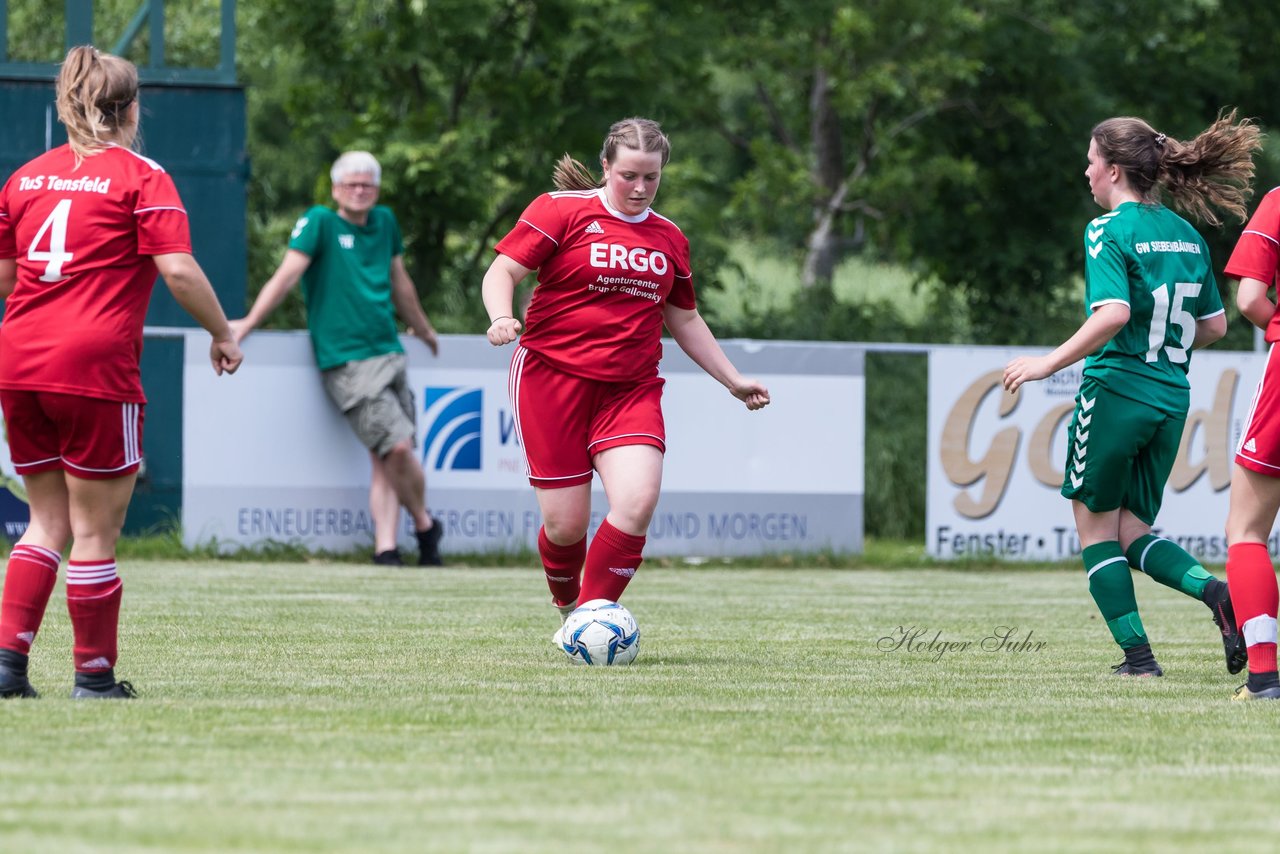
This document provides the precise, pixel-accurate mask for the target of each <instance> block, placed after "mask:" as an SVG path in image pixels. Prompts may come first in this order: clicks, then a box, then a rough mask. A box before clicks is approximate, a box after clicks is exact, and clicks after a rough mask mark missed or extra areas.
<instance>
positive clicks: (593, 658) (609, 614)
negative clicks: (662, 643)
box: [557, 599, 640, 665]
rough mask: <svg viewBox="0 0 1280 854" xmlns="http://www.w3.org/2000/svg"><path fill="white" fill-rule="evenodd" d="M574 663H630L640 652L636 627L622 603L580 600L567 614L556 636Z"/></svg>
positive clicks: (637, 627) (634, 621) (633, 618)
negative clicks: (579, 603) (580, 602)
mask: <svg viewBox="0 0 1280 854" xmlns="http://www.w3.org/2000/svg"><path fill="white" fill-rule="evenodd" d="M557 637H558V639H559V646H560V648H561V649H563V650H564V654H565V655H567V656H569V660H570V661H572V662H573V663H574V664H592V665H611V664H630V663H631V662H632V661H634V660H635V657H636V654H637V653H639V652H640V627H639V626H637V625H636V618H635V617H633V616H631V612H630V611H628V610H627V609H626V608H625V607H623V606H622V605H619V604H618V603H617V602H612V601H610V600H608V599H592V600H591V601H590V602H584V603H582V604H581V605H579V606H578V607H577V608H575V609H574V610H573V612H572V613H570V614H569V617H568V618H567V619H566V620H565V621H564V625H563V626H561V627H560V633H559V635H557Z"/></svg>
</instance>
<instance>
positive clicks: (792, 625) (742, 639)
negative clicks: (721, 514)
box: [0, 561, 1280, 852]
mask: <svg viewBox="0 0 1280 854" xmlns="http://www.w3.org/2000/svg"><path fill="white" fill-rule="evenodd" d="M122 574H123V575H124V577H125V607H124V613H123V615H122V621H123V625H124V633H123V636H122V639H121V661H120V666H119V668H118V672H119V675H120V676H121V677H123V678H128V679H130V680H131V681H133V682H134V684H135V685H136V686H137V687H138V689H139V691H140V694H141V696H140V698H139V699H138V700H135V701H132V702H76V703H72V702H71V701H70V700H68V699H66V696H67V694H68V693H69V691H70V687H71V654H70V630H69V626H68V622H67V618H66V612H65V607H64V606H63V605H62V604H61V598H62V592H61V588H59V590H58V591H57V592H56V593H55V599H54V602H53V604H52V605H51V607H50V612H49V615H48V617H47V618H46V622H45V627H44V629H43V630H42V632H41V636H40V638H39V639H38V641H37V645H36V649H35V652H34V655H33V659H32V674H31V675H32V681H33V682H34V683H35V684H36V686H37V687H38V688H39V689H41V691H42V692H43V694H44V696H43V697H42V698H41V699H39V700H34V701H8V702H5V703H3V704H0V715H2V716H3V717H2V718H0V719H2V720H3V748H2V749H3V761H2V762H0V782H2V783H3V791H4V797H3V798H0V847H2V848H3V849H4V850H9V851H18V850H31V851H95V852H97V851H126V850H128V851H135V850H137V851H187V850H201V851H273V852H274V851H306V852H313V851H319V852H328V851H484V852H489V851H521V852H526V851H528V852H537V851H557V852H565V851H573V850H575V849H581V848H586V849H589V850H600V849H601V848H603V847H605V846H609V847H611V848H616V849H617V850H620V851H641V852H644V851H655V852H656V851H663V852H666V851H697V852H703V851H727V852H733V851H788V852H791V851H838V850H847V851H854V850H857V851H862V850H893V851H911V850H915V851H938V850H967V851H1027V850H1053V851H1090V852H1093V851H1107V850H1115V851H1125V852H1134V851H1146V850H1150V851H1171V850H1205V849H1209V848H1217V849H1222V848H1230V847H1231V846H1232V845H1233V844H1235V843H1242V842H1243V841H1244V840H1246V839H1248V838H1255V839H1259V840H1271V839H1274V838H1275V836H1276V834H1277V832H1278V831H1280V819H1278V818H1277V814H1276V810H1275V809H1274V806H1273V805H1272V803H1271V802H1270V798H1269V797H1268V796H1267V795H1268V794H1269V793H1270V792H1273V791H1274V787H1275V784H1276V782H1277V780H1276V778H1277V776H1280V771H1278V770H1277V769H1278V768H1280V738H1277V735H1280V703H1275V704H1271V703H1245V704H1237V703H1231V702H1229V701H1228V698H1229V696H1230V694H1231V691H1232V689H1233V688H1234V687H1235V685H1236V684H1238V682H1240V681H1242V679H1240V678H1238V677H1231V676H1228V675H1227V673H1226V671H1225V669H1224V668H1223V665H1222V652H1221V645H1220V643H1219V642H1218V640H1217V639H1216V638H1215V630H1214V627H1213V624H1212V622H1211V620H1210V618H1209V612H1208V610H1207V609H1205V608H1204V607H1203V606H1202V605H1200V604H1199V603H1196V602H1193V601H1191V600H1189V599H1186V598H1185V597H1182V596H1181V595H1179V594H1177V593H1175V592H1174V591H1171V590H1168V589H1165V588H1162V587H1158V586H1157V585H1155V584H1154V583H1151V582H1150V581H1149V580H1148V579H1145V578H1141V577H1137V576H1135V579H1134V580H1135V583H1136V585H1137V587H1138V595H1139V601H1140V603H1141V604H1142V607H1143V612H1144V617H1145V620H1146V624H1147V628H1148V631H1149V633H1150V634H1151V637H1152V641H1153V644H1154V646H1155V649H1156V653H1157V656H1158V657H1159V660H1160V662H1161V664H1162V665H1163V666H1164V668H1165V672H1166V675H1165V677H1164V678H1163V679H1148V680H1122V679H1117V678H1114V677H1112V676H1110V675H1109V674H1110V665H1112V664H1115V663H1117V662H1118V661H1119V660H1120V656H1119V654H1118V653H1117V651H1116V648H1115V647H1114V645H1113V644H1112V643H1111V641H1110V639H1109V637H1108V635H1107V631H1106V628H1105V626H1104V625H1103V623H1102V622H1101V620H1100V619H1099V618H1098V616H1097V614H1096V612H1095V610H1094V607H1093V605H1092V603H1091V602H1090V600H1089V598H1088V594H1087V591H1086V588H1085V583H1084V579H1083V578H1082V574H1081V573H1080V572H1079V571H1074V570H1070V571H1068V570H1036V571H1011V570H995V571H977V570H967V571H945V570H892V571H877V570H800V569H788V570H769V569H732V570H731V569H681V570H676V569H654V568H646V569H644V570H642V571H641V573H640V574H639V576H638V577H637V579H636V582H635V583H634V584H633V586H632V589H631V590H630V591H629V593H628V595H627V604H628V605H629V606H630V608H631V609H632V611H633V612H634V613H635V615H636V617H637V619H638V621H639V623H640V627H641V652H640V656H639V658H638V659H637V661H636V663H635V664H634V665H632V666H631V667H627V668H616V669H605V668H601V669H589V668H580V667H574V666H573V665H571V664H570V663H569V662H568V661H567V659H565V658H564V657H563V656H562V655H561V654H560V653H559V652H557V651H556V650H555V649H553V648H552V646H551V644H550V638H551V634H552V632H553V631H554V629H555V627H556V625H557V614H556V612H555V610H554V609H552V608H551V606H550V605H549V603H548V600H547V596H546V593H545V591H544V590H543V589H542V579H541V576H540V574H539V573H537V572H536V571H533V570H529V569H523V570H521V569H445V570H430V571H420V570H417V569H405V570H390V569H382V568H374V567H364V566H353V565H350V564H337V563H332V564H330V563H310V564H280V563H261V564H255V563H229V562H214V561H210V562H203V563H179V562H161V561H139V562H130V563H128V564H126V565H125V566H124V567H123V572H122ZM1001 627H1004V628H1001ZM1010 629H1011V630H1012V631H1011V632H1008V631H1007V630H1010ZM904 632H905V635H904ZM1002 636H1003V639H1002ZM904 638H905V639H904ZM984 641H985V646H984ZM1250 792H1251V793H1252V794H1250ZM1259 795H1261V796H1259Z"/></svg>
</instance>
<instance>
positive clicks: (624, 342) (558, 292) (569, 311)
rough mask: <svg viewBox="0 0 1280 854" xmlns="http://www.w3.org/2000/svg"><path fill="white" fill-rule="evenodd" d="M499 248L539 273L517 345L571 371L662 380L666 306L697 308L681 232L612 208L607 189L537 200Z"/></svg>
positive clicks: (663, 221) (651, 216)
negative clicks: (663, 313)
mask: <svg viewBox="0 0 1280 854" xmlns="http://www.w3.org/2000/svg"><path fill="white" fill-rule="evenodd" d="M496 250H497V251H498V252H499V253H500V254H502V255H506V256H507V257H509V258H511V259H512V260H514V261H515V262H517V263H518V264H521V265H522V266H525V267H528V268H529V269H531V270H533V269H536V270H537V271H538V285H537V287H536V288H534V291H533V301H532V302H531V303H530V304H529V311H528V313H527V314H526V316H525V330H524V334H523V335H521V337H520V344H521V346H523V347H524V348H526V349H528V350H530V351H532V352H534V353H537V354H538V356H540V357H541V358H542V359H544V360H545V361H547V362H550V363H551V364H552V365H553V366H554V367H556V368H558V369H559V370H561V371H564V372H565V373H567V374H574V375H575V376H580V377H586V378H587V379H593V380H603V381H605V382H619V381H627V380H635V379H640V378H643V377H651V376H654V375H656V374H657V372H658V361H659V359H661V358H662V310H663V308H664V306H665V305H666V304H667V303H668V302H670V303H671V304H672V305H674V306H676V307H677V308H684V309H693V308H696V307H697V302H696V301H695V299H694V295H693V273H692V271H691V270H690V267H689V241H688V239H687V238H686V237H685V236H684V233H683V232H681V231H680V229H679V228H677V227H676V224H675V223H673V222H672V221H671V220H669V219H667V218H666V217H663V216H659V215H658V214H657V213H655V212H654V211H653V210H652V209H648V210H645V212H644V213H642V214H639V215H637V216H628V215H626V214H624V213H622V212H621V211H617V210H615V209H613V208H612V207H611V206H610V205H609V204H608V202H606V201H605V196H604V190H563V191H557V192H553V193H546V194H544V195H541V196H539V197H538V198H536V199H534V200H533V202H532V203H531V204H530V205H529V207H528V208H526V209H525V212H524V213H523V214H521V216H520V221H519V222H518V223H516V226H515V228H513V229H512V230H511V233H510V234H508V235H507V236H506V237H504V238H502V240H501V241H499V242H498V245H497V247H496Z"/></svg>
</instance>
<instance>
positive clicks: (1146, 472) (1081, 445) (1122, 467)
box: [1062, 377, 1187, 525]
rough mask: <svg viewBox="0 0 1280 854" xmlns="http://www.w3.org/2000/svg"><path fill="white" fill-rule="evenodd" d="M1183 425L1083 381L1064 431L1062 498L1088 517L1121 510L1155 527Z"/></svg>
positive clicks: (1175, 418)
mask: <svg viewBox="0 0 1280 854" xmlns="http://www.w3.org/2000/svg"><path fill="white" fill-rule="evenodd" d="M1186 421H1187V416H1186V413H1183V414H1182V415H1170V414H1169V413H1167V412H1163V411H1161V410H1159V409H1156V408H1155V407H1153V406H1150V405H1148V404H1146V403H1142V402H1141V401H1137V400H1134V399H1132V398H1129V397H1122V396H1121V395H1118V394H1116V393H1114V392H1111V391H1108V390H1107V389H1106V388H1104V387H1103V386H1101V385H1099V384H1098V382H1097V380H1095V379H1093V378H1091V377H1085V378H1084V382H1082V383H1081V384H1080V393H1079V394H1077V395H1076V410H1075V413H1074V414H1073V415H1072V416H1071V424H1070V425H1069V426H1068V427H1067V470H1066V472H1065V473H1064V474H1063V479H1062V494H1063V495H1064V496H1065V497H1067V498H1071V499H1073V500H1076V501H1080V502H1082V503H1083V504H1084V506H1085V507H1088V508H1089V509H1090V510H1092V511H1093V512H1094V513H1106V512H1107V511H1109V510H1116V509H1118V508H1121V507H1123V508H1125V509H1126V510H1128V511H1129V512H1131V513H1133V515H1135V516H1137V517H1138V518H1139V519H1141V520H1142V521H1143V522H1146V523H1147V524H1148V525H1153V524H1155V521H1156V514H1158V513H1159V512H1160V504H1161V502H1162V501H1163V499H1164V486H1165V482H1166V481H1167V480H1168V479H1169V472H1170V471H1171V470H1172V469H1173V461H1174V458H1175V457H1176V456H1177V455H1178V445H1179V443H1180V442H1181V441H1182V428H1183V425H1185V424H1186Z"/></svg>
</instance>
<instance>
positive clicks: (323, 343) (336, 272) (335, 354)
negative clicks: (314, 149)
mask: <svg viewBox="0 0 1280 854" xmlns="http://www.w3.org/2000/svg"><path fill="white" fill-rule="evenodd" d="M289 248H290V249H296V250H298V251H299V252H302V253H304V254H306V255H308V256H310V258H311V265H310V266H309V267H307V270H306V272H305V273H303V275H302V297H303V299H304V300H305V301H306V305H307V328H308V329H310V330H311V347H312V349H313V350H314V351H315V354H316V362H317V363H318V364H319V365H320V370H322V371H323V370H328V369H329V368H336V367H338V366H339V365H344V364H346V363H347V362H355V361H360V360H362V359H369V358H372V357H374V356H382V355H385V354H387V353H403V352H404V348H403V347H401V346H400V338H399V333H398V330H397V329H396V319H395V306H394V305H393V304H392V302H391V259H392V258H394V257H395V256H397V255H402V254H404V244H403V243H402V242H401V238H400V224H399V223H398V222H396V218H395V214H393V213H391V210H390V209H389V208H385V207H383V206H381V205H378V206H376V207H374V208H373V209H372V210H370V211H369V219H368V221H367V222H366V223H365V224H364V225H355V224H353V223H350V222H347V221H346V220H345V219H343V218H342V217H340V216H338V214H337V213H336V212H335V211H333V210H330V209H329V208H326V207H321V206H318V205H317V206H316V207H313V208H311V209H310V210H309V211H307V212H306V213H305V214H303V215H302V218H301V219H299V220H298V222H297V225H295V226H294V227H293V234H292V236H291V237H290V239H289Z"/></svg>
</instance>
